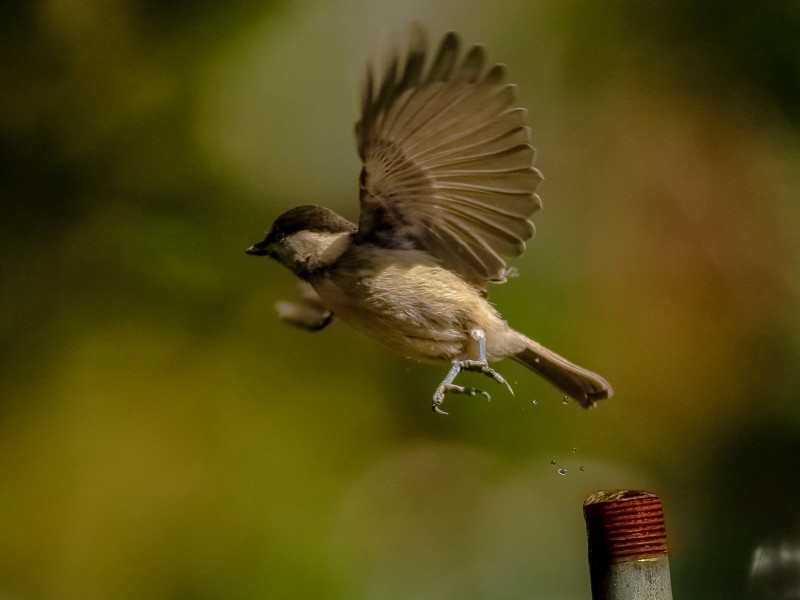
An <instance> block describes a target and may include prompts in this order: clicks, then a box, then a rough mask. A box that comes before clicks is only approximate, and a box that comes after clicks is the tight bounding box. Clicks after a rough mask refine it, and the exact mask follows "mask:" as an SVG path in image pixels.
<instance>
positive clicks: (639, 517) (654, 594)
mask: <svg viewBox="0 0 800 600" xmlns="http://www.w3.org/2000/svg"><path fill="white" fill-rule="evenodd" d="M583 514H584V517H585V519H586V533H587V536H588V538H589V571H590V574H591V579H592V598H594V600H671V599H672V587H671V583H670V575H669V558H668V554H667V531H666V528H665V526H664V510H663V508H662V507H661V501H660V500H659V499H658V496H656V495H655V494H651V493H649V492H639V491H631V490H620V491H611V492H609V491H600V492H596V493H595V494H592V495H591V496H589V497H588V498H587V499H586V501H585V502H584V504H583Z"/></svg>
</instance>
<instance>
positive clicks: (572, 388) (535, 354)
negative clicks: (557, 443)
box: [513, 338, 614, 408]
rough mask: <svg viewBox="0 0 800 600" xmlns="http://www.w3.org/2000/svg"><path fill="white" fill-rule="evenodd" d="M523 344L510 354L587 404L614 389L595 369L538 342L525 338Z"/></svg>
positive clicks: (570, 395) (590, 405)
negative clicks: (575, 362) (586, 366)
mask: <svg viewBox="0 0 800 600" xmlns="http://www.w3.org/2000/svg"><path fill="white" fill-rule="evenodd" d="M525 340H526V346H525V348H524V349H523V350H522V351H521V352H518V353H517V354H515V355H514V356H513V357H514V359H515V360H516V361H517V362H520V363H522V364H523V365H525V366H526V367H528V368H529V369H531V370H533V371H536V372H537V373H538V374H539V375H541V376H542V377H544V378H545V379H547V381H549V382H550V383H552V384H553V385H554V386H556V387H557V388H558V389H559V390H561V391H562V392H564V393H565V394H567V395H568V396H569V397H570V398H573V399H575V400H577V401H578V402H580V404H581V406H583V407H584V408H590V407H592V406H594V405H595V403H596V402H597V401H598V400H603V399H605V398H610V397H611V396H612V395H613V394H614V391H613V390H612V389H611V386H610V385H609V384H608V382H607V381H606V380H605V379H603V378H602V377H600V375H598V374H597V373H592V372H591V371H589V370H587V369H584V368H583V367H579V366H578V365H576V364H574V363H571V362H570V361H568V360H567V359H566V358H564V357H563V356H559V355H558V354H556V353H555V352H553V351H552V350H549V349H547V348H545V347H544V346H542V345H541V344H539V343H537V342H534V341H533V340H531V339H528V338H525Z"/></svg>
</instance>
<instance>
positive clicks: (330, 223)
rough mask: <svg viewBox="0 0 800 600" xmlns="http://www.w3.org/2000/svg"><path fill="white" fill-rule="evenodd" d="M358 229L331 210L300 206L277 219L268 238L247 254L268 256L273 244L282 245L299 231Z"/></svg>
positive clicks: (325, 231)
mask: <svg viewBox="0 0 800 600" xmlns="http://www.w3.org/2000/svg"><path fill="white" fill-rule="evenodd" d="M356 229H357V227H356V226H355V224H354V223H351V222H350V221H348V220H347V219H345V218H344V217H342V216H341V215H338V214H336V213H335V212H333V211H332V210H330V209H329V208H324V207H322V206H313V205H306V206H298V207H295V208H292V209H291V210H287V211H286V212H285V213H283V214H282V215H281V216H280V217H278V218H277V219H275V222H274V223H273V224H272V228H271V229H270V231H269V233H268V234H267V237H265V238H264V239H263V240H262V241H260V242H259V243H257V244H253V245H252V246H250V247H249V248H248V249H247V250H246V252H247V254H253V255H255V256H267V255H269V253H270V251H269V249H270V247H271V246H272V245H273V244H276V243H280V242H281V241H282V240H283V238H285V237H286V236H288V235H292V234H293V233H297V232H298V231H313V232H318V233H352V232H354V231H355V230H356Z"/></svg>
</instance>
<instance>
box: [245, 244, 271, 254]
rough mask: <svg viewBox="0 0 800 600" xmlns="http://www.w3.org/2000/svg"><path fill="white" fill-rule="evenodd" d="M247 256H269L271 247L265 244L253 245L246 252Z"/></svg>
mask: <svg viewBox="0 0 800 600" xmlns="http://www.w3.org/2000/svg"><path fill="white" fill-rule="evenodd" d="M245 252H247V254H252V255H253V256H268V255H269V253H270V252H269V246H268V245H267V244H265V243H264V242H259V243H258V244H253V245H252V246H250V247H249V248H248V249H247V250H245Z"/></svg>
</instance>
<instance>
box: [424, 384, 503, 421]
mask: <svg viewBox="0 0 800 600" xmlns="http://www.w3.org/2000/svg"><path fill="white" fill-rule="evenodd" d="M445 394H465V395H467V396H478V395H480V396H485V397H486V399H487V400H491V399H492V397H491V396H490V395H489V392H487V391H485V390H480V389H478V388H469V387H464V386H463V385H455V384H453V383H444V382H442V383H440V384H439V387H437V388H436V391H435V392H434V393H433V411H434V412H436V413H439V414H440V415H446V414H447V412H446V411H444V410H442V408H441V406H442V404H444V395H445Z"/></svg>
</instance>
